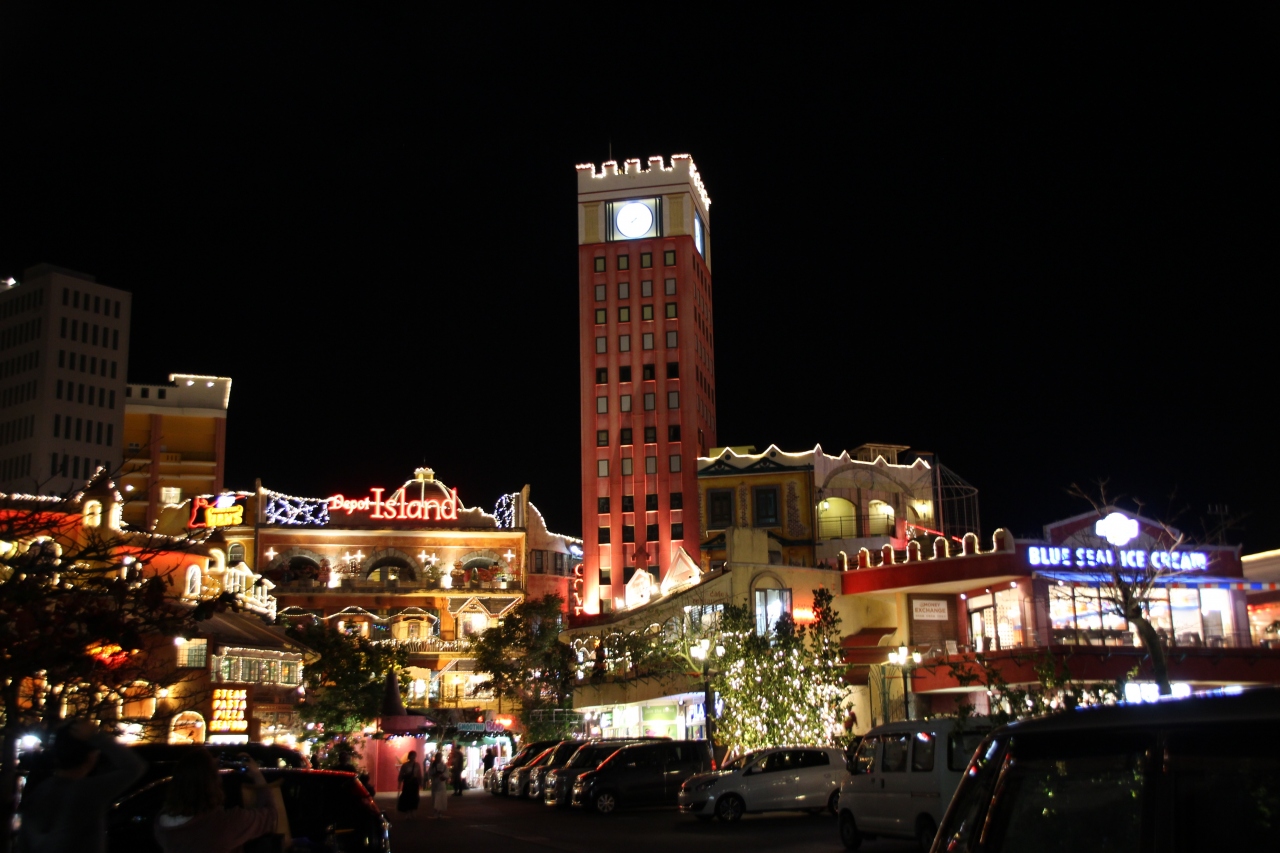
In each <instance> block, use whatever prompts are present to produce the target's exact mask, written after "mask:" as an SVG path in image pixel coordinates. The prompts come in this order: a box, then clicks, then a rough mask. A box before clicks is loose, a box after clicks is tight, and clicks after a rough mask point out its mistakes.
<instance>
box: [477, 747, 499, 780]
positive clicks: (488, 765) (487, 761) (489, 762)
mask: <svg viewBox="0 0 1280 853" xmlns="http://www.w3.org/2000/svg"><path fill="white" fill-rule="evenodd" d="M497 759H498V757H497V756H496V755H494V754H493V747H489V748H488V749H486V750H485V751H484V758H482V759H480V768H481V771H482V772H481V774H480V778H481V780H482V781H483V784H485V785H488V784H489V771H490V770H492V769H493V764H494V762H495V761H497Z"/></svg>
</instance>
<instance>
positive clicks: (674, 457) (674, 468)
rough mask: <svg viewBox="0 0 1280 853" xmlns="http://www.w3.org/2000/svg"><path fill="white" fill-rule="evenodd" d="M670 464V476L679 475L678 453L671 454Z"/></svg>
mask: <svg viewBox="0 0 1280 853" xmlns="http://www.w3.org/2000/svg"><path fill="white" fill-rule="evenodd" d="M670 462H671V473H672V474H677V473H679V471H680V454H679V453H672V454H671V460H670Z"/></svg>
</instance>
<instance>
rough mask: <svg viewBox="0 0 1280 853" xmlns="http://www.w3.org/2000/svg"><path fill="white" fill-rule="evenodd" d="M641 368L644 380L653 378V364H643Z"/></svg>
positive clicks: (654, 371)
mask: <svg viewBox="0 0 1280 853" xmlns="http://www.w3.org/2000/svg"><path fill="white" fill-rule="evenodd" d="M643 370H644V380H645V381H646V382H648V381H650V380H651V379H654V378H655V373H656V370H655V369H654V366H653V365H652V364H646V365H644V366H643Z"/></svg>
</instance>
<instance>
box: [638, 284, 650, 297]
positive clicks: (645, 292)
mask: <svg viewBox="0 0 1280 853" xmlns="http://www.w3.org/2000/svg"><path fill="white" fill-rule="evenodd" d="M640 295H641V296H643V297H645V298H648V297H650V296H653V282H652V281H649V280H645V281H642V282H640Z"/></svg>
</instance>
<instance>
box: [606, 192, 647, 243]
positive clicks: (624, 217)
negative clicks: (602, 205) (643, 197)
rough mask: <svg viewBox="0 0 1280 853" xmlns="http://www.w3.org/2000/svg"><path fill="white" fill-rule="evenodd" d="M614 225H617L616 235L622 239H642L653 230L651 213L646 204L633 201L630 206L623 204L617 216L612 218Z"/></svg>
mask: <svg viewBox="0 0 1280 853" xmlns="http://www.w3.org/2000/svg"><path fill="white" fill-rule="evenodd" d="M614 224H616V225H617V227H618V233H619V234H621V235H622V236H623V237H627V238H634V237H643V236H644V235H645V234H648V233H649V231H650V229H652V228H653V211H652V210H650V209H649V206H648V205H647V204H641V203H640V202H638V201H633V202H631V203H630V204H624V205H623V206H622V208H621V209H619V210H618V214H617V216H616V217H614Z"/></svg>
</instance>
